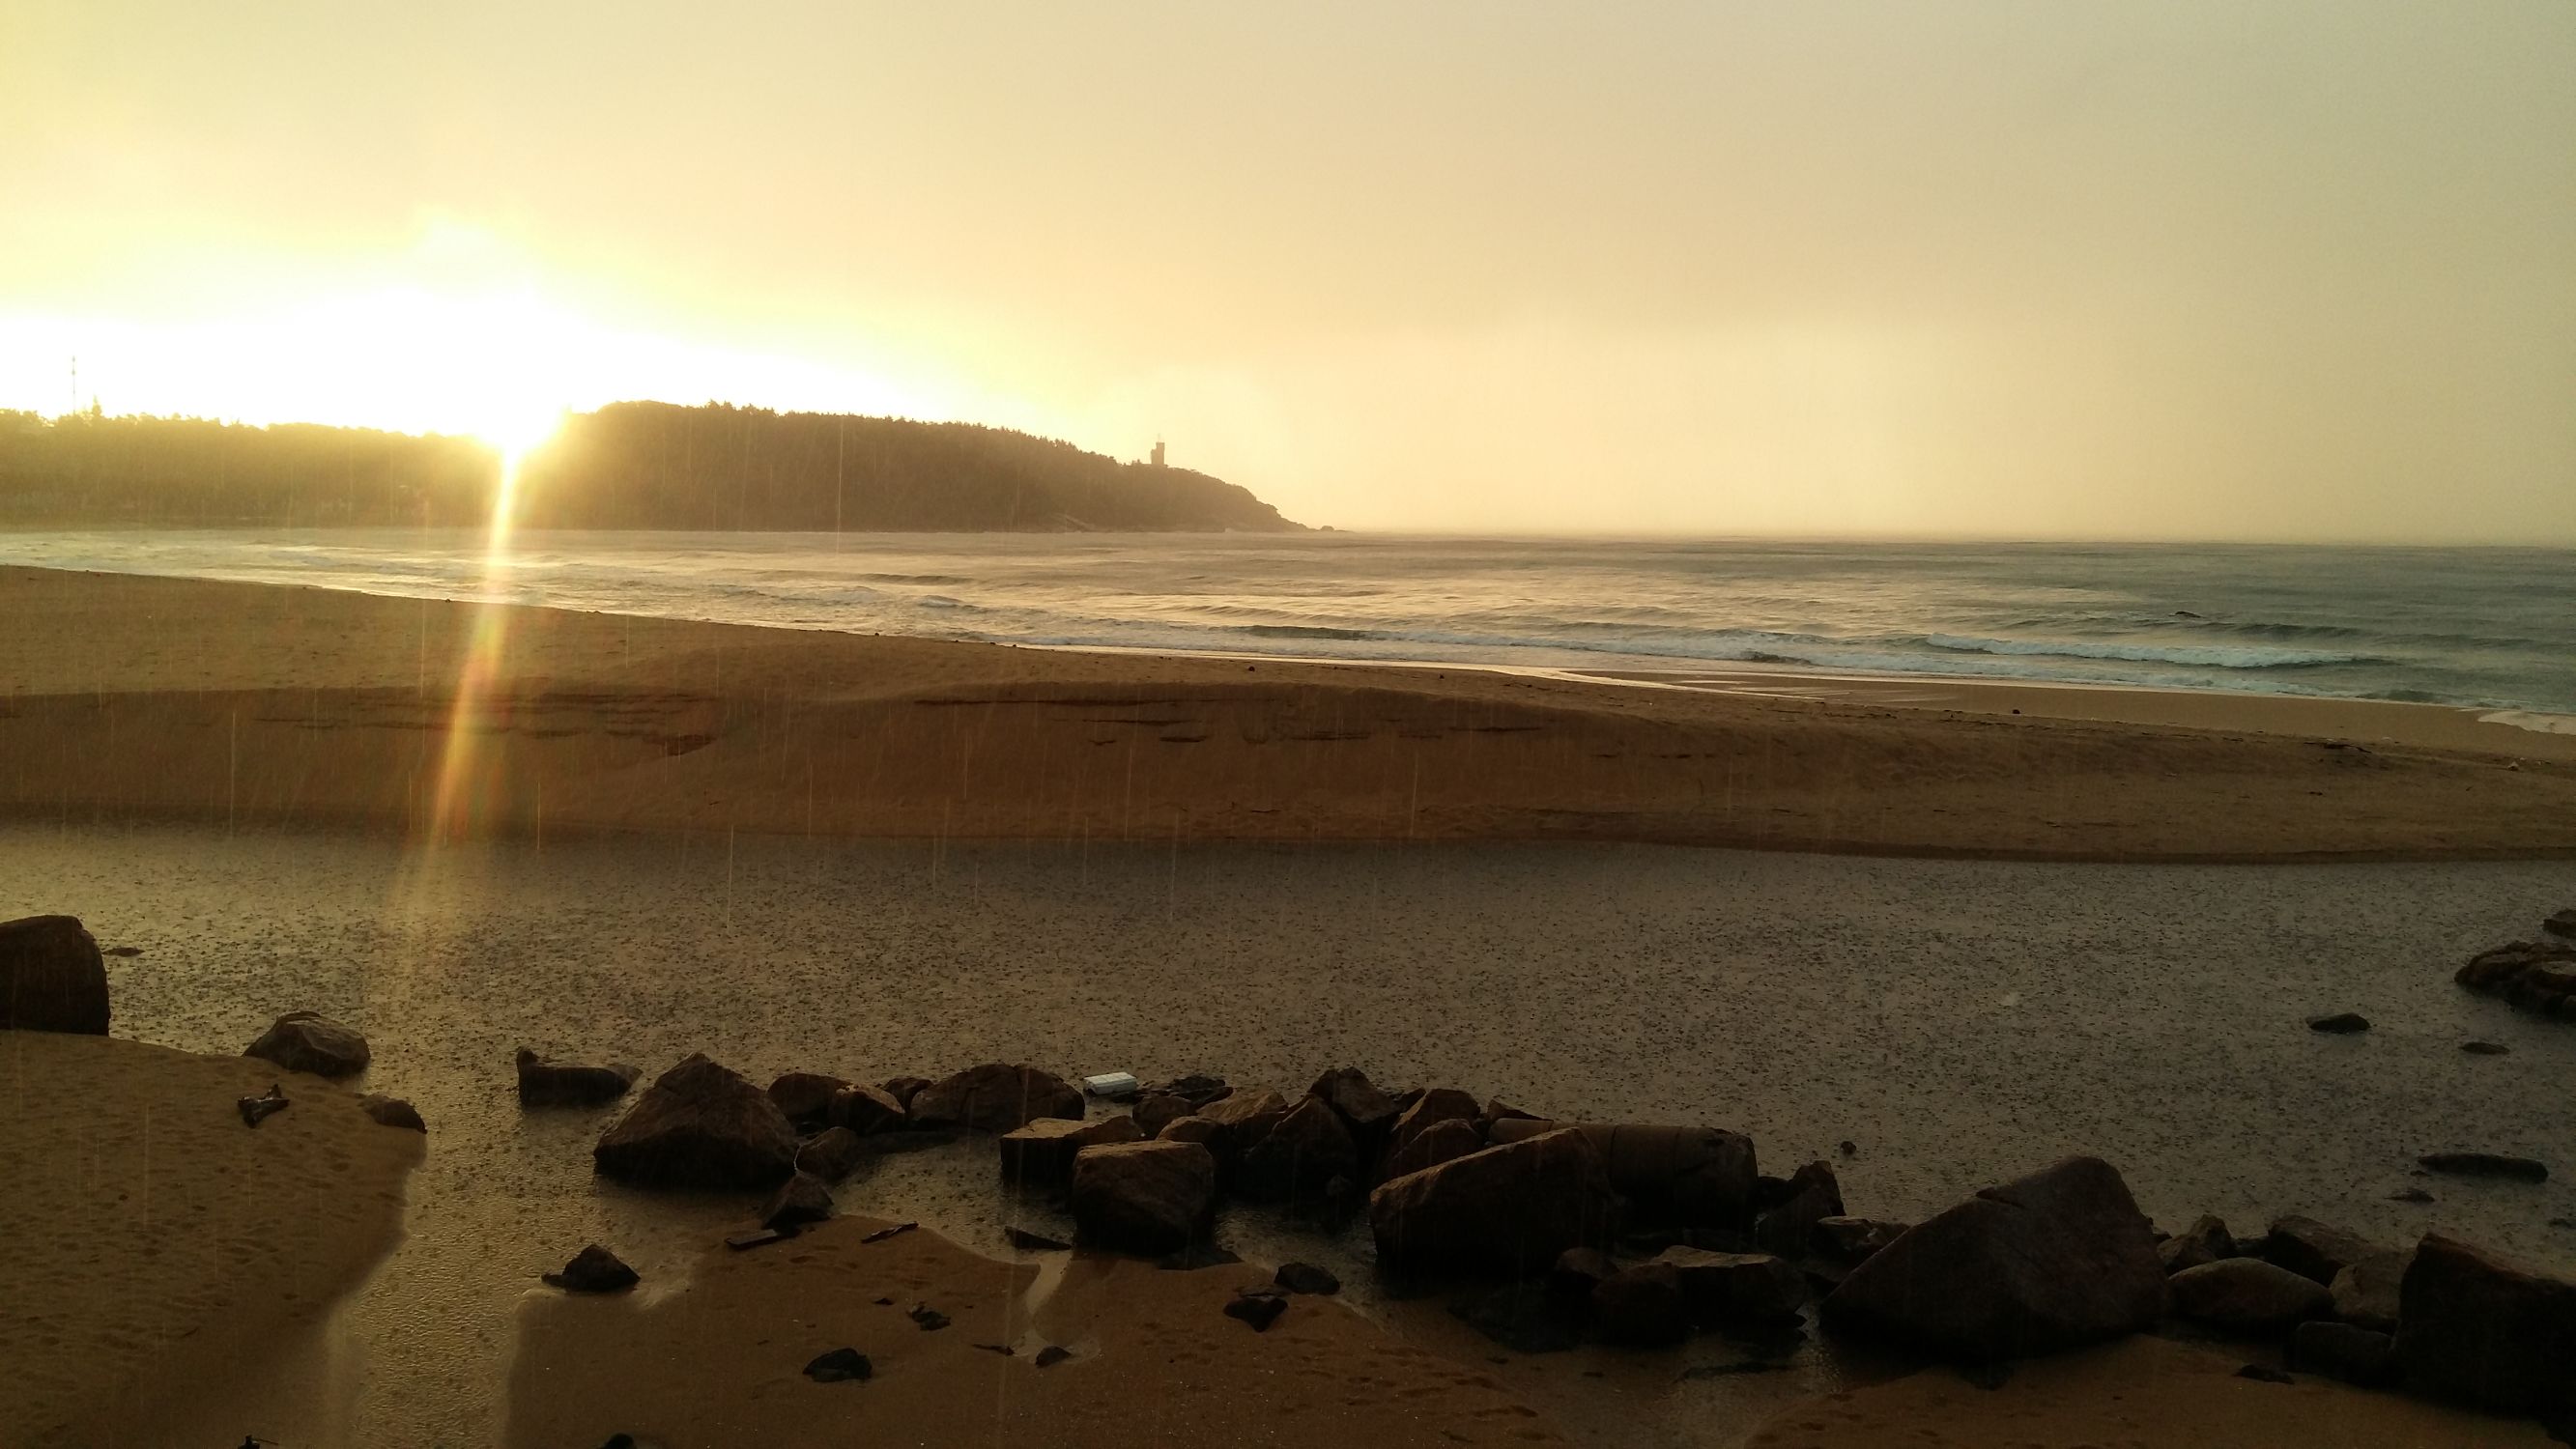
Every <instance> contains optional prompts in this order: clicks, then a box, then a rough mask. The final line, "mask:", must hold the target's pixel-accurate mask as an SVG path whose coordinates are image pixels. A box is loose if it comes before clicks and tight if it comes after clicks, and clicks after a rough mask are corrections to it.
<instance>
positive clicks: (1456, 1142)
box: [1380, 1117, 1485, 1177]
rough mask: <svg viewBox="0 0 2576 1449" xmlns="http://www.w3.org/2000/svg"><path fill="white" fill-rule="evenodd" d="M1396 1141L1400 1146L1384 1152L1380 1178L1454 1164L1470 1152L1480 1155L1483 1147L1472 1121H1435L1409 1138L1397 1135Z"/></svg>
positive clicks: (1482, 1139) (1482, 1140)
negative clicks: (1448, 1163)
mask: <svg viewBox="0 0 2576 1449" xmlns="http://www.w3.org/2000/svg"><path fill="white" fill-rule="evenodd" d="M1399 1138H1400V1140H1401V1141H1402V1145H1401V1146H1399V1147H1396V1148H1395V1149H1394V1150H1392V1151H1390V1152H1388V1153H1387V1155H1386V1166H1385V1167H1384V1168H1383V1169H1381V1170H1380V1175H1381V1176H1385V1177H1402V1176H1404V1175H1405V1174H1406V1173H1408V1172H1420V1171H1421V1170H1422V1169H1424V1168H1426V1167H1437V1166H1439V1165H1440V1164H1441V1163H1444V1162H1454V1161H1456V1160H1457V1159H1459V1158H1461V1157H1464V1156H1466V1155H1467V1154H1468V1153H1470V1152H1481V1151H1483V1150H1484V1147H1485V1139H1484V1138H1482V1137H1480V1136H1478V1135H1477V1134H1476V1124H1475V1123H1474V1122H1473V1121H1464V1122H1462V1121H1459V1120H1458V1119H1456V1118H1454V1117H1453V1118H1450V1119H1447V1120H1445V1121H1440V1122H1434V1123H1432V1124H1431V1125H1430V1126H1429V1127H1427V1128H1425V1129H1424V1130H1422V1131H1420V1132H1417V1133H1415V1134H1413V1136H1412V1137H1410V1138H1401V1135H1400V1134H1399Z"/></svg>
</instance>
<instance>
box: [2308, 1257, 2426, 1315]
mask: <svg viewBox="0 0 2576 1449" xmlns="http://www.w3.org/2000/svg"><path fill="white" fill-rule="evenodd" d="M2413 1257H2414V1255H2413V1254H2411V1253H2378V1254H2374V1255H2372V1256H2370V1257H2367V1258H2364V1259H2362V1260H2361V1261H2360V1262H2358V1263H2355V1264H2353V1265H2352V1266H2351V1267H2349V1268H2346V1269H2344V1270H2343V1271H2342V1272H2340V1273H2337V1274H2336V1275H2335V1280H2334V1283H2333V1285H2332V1286H2331V1288H2330V1290H2329V1291H2330V1292H2331V1293H2332V1294H2333V1297H2334V1313H2335V1317H2337V1318H2340V1319H2342V1320H2343V1321H2344V1322H2346V1323H2349V1324H2353V1325H2355V1326H2357V1327H2361V1328H2375V1329H2378V1330H2379V1331H2380V1332H2382V1333H2394V1332H2396V1331H2397V1315H2398V1312H2399V1311H2400V1309H2401V1307H2402V1306H2403V1304H2404V1302H2405V1291H2406V1265H2407V1263H2408V1262H2410V1261H2411V1260H2412V1259H2413Z"/></svg>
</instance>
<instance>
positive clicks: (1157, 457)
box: [1152, 438, 1163, 468]
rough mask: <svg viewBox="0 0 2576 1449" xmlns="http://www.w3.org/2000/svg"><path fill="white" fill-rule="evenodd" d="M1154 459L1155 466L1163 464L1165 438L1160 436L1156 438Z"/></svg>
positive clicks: (1158, 466)
mask: <svg viewBox="0 0 2576 1449" xmlns="http://www.w3.org/2000/svg"><path fill="white" fill-rule="evenodd" d="M1152 461H1153V464H1154V466H1155V467H1157V468H1160V467H1162V466H1163V440H1162V439H1160V438H1156V439H1155V440H1154V457H1153V460H1152Z"/></svg>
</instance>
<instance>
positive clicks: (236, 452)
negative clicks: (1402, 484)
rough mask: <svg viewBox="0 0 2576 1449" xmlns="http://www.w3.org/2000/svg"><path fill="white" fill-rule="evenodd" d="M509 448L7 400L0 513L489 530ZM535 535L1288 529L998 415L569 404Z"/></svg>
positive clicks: (31, 519) (46, 519) (528, 481)
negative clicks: (69, 409)
mask: <svg viewBox="0 0 2576 1449" xmlns="http://www.w3.org/2000/svg"><path fill="white" fill-rule="evenodd" d="M500 472H501V456H500V453H499V451H498V450H497V449H495V448H493V447H491V446H490V445H489V444H486V443H483V442H481V441H479V440H476V439H472V438H462V437H447V436H441V435H437V434H429V435H414V434H408V433H393V432H384V431H380V430H377V429H371V428H341V427H326V426H322V425H319V424H310V423H291V424H278V425H273V426H267V427H254V426H249V425H245V424H241V423H225V422H218V421H214V420H211V419H205V418H186V417H149V416H107V415H103V414H101V413H98V412H96V411H95V410H93V411H92V412H89V413H76V414H71V415H67V416H64V417H60V418H53V419H47V418H44V417H41V416H39V415H37V414H34V413H23V412H19V413H12V412H0V526H5V527H15V528H30V527H99V526H117V525H130V526H136V527H161V528H186V527H205V528H270V527H287V528H295V527H333V526H378V527H382V526H392V525H407V524H418V525H428V526H433V527H462V526H472V525H479V524H482V523H484V522H486V521H488V520H489V518H490V517H491V512H492V506H493V501H494V498H495V495H496V493H497V491H498V488H499V484H500ZM515 514H516V518H517V521H518V523H519V525H520V526H521V527H528V528H620V529H705V530H715V531H734V530H762V531H769V530H776V531H828V530H847V531H854V532H855V531H924V532H931V531H988V530H1015V531H1035V532H1053V531H1066V530H1093V529H1106V530H1175V529H1178V530H1223V529H1235V530H1253V531H1271V530H1282V529H1293V528H1296V527H1297V525H1296V524H1293V523H1290V522H1288V521H1287V520H1285V519H1283V518H1281V517H1280V516H1279V513H1278V510H1276V509H1274V508H1272V507H1271V506H1270V505H1268V504H1266V503H1263V502H1262V501H1261V500H1260V499H1258V498H1255V497H1254V496H1253V495H1252V493H1251V492H1250V491H1249V490H1247V489H1244V488H1239V487H1236V486H1235V485H1233V484H1230V483H1226V482H1224V481H1222V480H1220V479H1217V478H1212V477H1209V476H1208V475H1206V474H1204V473H1197V472H1193V471H1191V470H1189V469H1186V468H1170V467H1161V466H1154V465H1148V464H1143V463H1128V462H1121V461H1120V460H1118V459H1115V458H1110V457H1105V456H1103V455H1101V454H1098V453H1090V452H1085V451H1083V450H1082V449H1080V448H1076V447H1074V446H1073V445H1072V444H1070V443H1064V442H1058V441H1056V440H1053V439H1049V438H1041V437H1037V436H1034V435H1032V434H1028V433H1022V432H1016V431H1013V430H1010V429H1006V428H988V427H981V426H977V425H974V424H969V423H923V422H914V421H910V420H908V419H902V418H874V417H855V416H845V415H841V414H833V413H780V412H774V411H771V410H769V409H766V408H751V407H737V406H733V405H730V404H722V403H717V404H709V405H705V406H700V407H680V406H675V405H672V404H668V403H614V404H611V405H609V406H607V407H603V408H601V409H599V410H598V411H596V412H590V413H581V414H575V415H573V416H571V417H568V418H567V419H565V421H564V424H563V426H562V428H561V429H559V430H558V432H557V433H556V435H555V436H554V437H553V438H552V439H550V440H548V441H547V442H546V443H545V444H544V445H542V446H540V447H538V448H536V449H534V450H533V451H531V452H530V453H529V455H528V456H527V458H526V460H525V461H524V463H523V464H522V467H521V473H520V479H519V485H518V488H517V491H516V504H515Z"/></svg>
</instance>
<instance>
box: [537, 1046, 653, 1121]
mask: <svg viewBox="0 0 2576 1449" xmlns="http://www.w3.org/2000/svg"><path fill="white" fill-rule="evenodd" d="M518 1067H519V1105H520V1106H522V1107H595V1106H597V1105H599V1104H600V1103H602V1102H614V1101H616V1100H617V1099H618V1098H620V1097H623V1096H625V1095H626V1092H627V1089H628V1088H630V1087H632V1086H634V1085H635V1079H636V1078H637V1077H640V1076H642V1075H644V1073H643V1072H642V1071H641V1070H639V1069H637V1068H634V1067H630V1066H628V1065H626V1064H625V1063H623V1062H618V1063H614V1064H612V1065H609V1066H604V1067H592V1066H580V1065H576V1064H574V1063H570V1062H552V1061H548V1060H546V1059H545V1058H544V1057H541V1056H538V1055H537V1054H536V1053H535V1052H532V1051H530V1050H528V1049H527V1048H526V1047H521V1048H519V1056H518Z"/></svg>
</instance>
